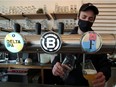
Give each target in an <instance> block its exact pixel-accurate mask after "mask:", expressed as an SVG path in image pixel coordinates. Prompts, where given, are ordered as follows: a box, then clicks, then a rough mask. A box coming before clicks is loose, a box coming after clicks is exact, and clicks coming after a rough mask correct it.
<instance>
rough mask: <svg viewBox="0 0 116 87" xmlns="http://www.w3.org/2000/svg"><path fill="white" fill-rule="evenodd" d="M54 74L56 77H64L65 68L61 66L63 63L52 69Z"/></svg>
mask: <svg viewBox="0 0 116 87" xmlns="http://www.w3.org/2000/svg"><path fill="white" fill-rule="evenodd" d="M52 73H53V75H54V76H60V77H63V76H64V70H63V67H62V65H61V63H59V62H57V63H56V64H55V65H54V67H53V69H52Z"/></svg>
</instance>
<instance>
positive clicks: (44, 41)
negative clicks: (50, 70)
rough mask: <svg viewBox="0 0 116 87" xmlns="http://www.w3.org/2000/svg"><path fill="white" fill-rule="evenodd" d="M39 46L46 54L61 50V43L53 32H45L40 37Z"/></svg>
mask: <svg viewBox="0 0 116 87" xmlns="http://www.w3.org/2000/svg"><path fill="white" fill-rule="evenodd" d="M40 45H41V48H42V49H43V51H45V52H47V53H55V52H57V51H58V50H59V49H60V48H61V45H62V41H61V39H60V37H59V35H58V34H56V33H55V32H47V33H45V34H43V35H42V37H41V39H40Z"/></svg>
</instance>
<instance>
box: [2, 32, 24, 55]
mask: <svg viewBox="0 0 116 87" xmlns="http://www.w3.org/2000/svg"><path fill="white" fill-rule="evenodd" d="M4 45H5V47H6V49H7V50H8V51H9V52H12V53H17V52H19V51H21V50H22V49H23V46H24V40H23V38H22V36H21V35H20V34H19V33H16V32H12V33H9V34H7V35H6V37H5V39H4Z"/></svg>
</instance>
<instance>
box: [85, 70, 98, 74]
mask: <svg viewBox="0 0 116 87" xmlns="http://www.w3.org/2000/svg"><path fill="white" fill-rule="evenodd" d="M84 71H85V72H86V73H87V74H96V73H97V71H96V70H92V69H85V70H84Z"/></svg>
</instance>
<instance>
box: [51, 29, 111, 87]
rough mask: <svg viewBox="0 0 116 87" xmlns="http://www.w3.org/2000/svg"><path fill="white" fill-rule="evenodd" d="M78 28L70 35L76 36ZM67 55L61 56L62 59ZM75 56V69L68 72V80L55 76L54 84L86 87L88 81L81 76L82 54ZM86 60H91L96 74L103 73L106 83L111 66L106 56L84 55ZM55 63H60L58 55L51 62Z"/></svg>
mask: <svg viewBox="0 0 116 87" xmlns="http://www.w3.org/2000/svg"><path fill="white" fill-rule="evenodd" d="M77 30H78V28H77V27H76V28H75V29H74V30H73V31H72V32H71V33H72V34H77ZM66 55H67V54H62V58H63V59H64V58H65V56H66ZM74 55H75V56H76V62H75V68H74V69H73V70H72V71H71V72H70V74H69V76H68V78H67V79H66V80H65V81H63V80H62V79H61V78H60V77H58V76H56V84H66V85H78V86H87V85H88V81H87V80H86V79H85V78H84V77H83V75H82V66H81V63H82V60H83V54H78V53H77V54H74ZM85 58H86V59H91V60H92V63H93V65H94V66H95V68H96V70H97V72H103V73H104V75H105V77H106V81H107V80H108V79H109V78H110V76H111V64H110V61H109V60H108V59H107V54H86V56H85ZM56 62H60V55H59V54H58V55H57V56H56V57H55V59H54V60H53V62H52V65H54V64H55V63H56Z"/></svg>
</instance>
